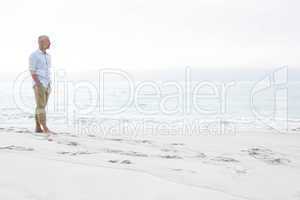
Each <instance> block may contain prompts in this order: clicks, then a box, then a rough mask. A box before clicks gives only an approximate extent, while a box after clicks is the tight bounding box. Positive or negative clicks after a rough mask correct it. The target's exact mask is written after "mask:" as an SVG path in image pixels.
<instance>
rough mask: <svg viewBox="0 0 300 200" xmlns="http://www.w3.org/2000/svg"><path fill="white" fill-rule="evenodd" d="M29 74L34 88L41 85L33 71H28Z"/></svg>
mask: <svg viewBox="0 0 300 200" xmlns="http://www.w3.org/2000/svg"><path fill="white" fill-rule="evenodd" d="M30 73H31V77H32V79H33V81H34V83H35V85H36V86H39V85H40V84H41V82H40V80H39V78H38V76H37V74H36V73H35V72H34V71H30Z"/></svg>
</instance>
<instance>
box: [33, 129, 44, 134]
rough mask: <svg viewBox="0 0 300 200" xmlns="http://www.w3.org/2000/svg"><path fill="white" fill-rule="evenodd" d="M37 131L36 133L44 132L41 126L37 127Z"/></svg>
mask: <svg viewBox="0 0 300 200" xmlns="http://www.w3.org/2000/svg"><path fill="white" fill-rule="evenodd" d="M35 132H36V133H42V132H43V130H42V129H41V128H35Z"/></svg>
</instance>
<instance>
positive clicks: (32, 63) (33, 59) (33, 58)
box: [29, 54, 37, 73]
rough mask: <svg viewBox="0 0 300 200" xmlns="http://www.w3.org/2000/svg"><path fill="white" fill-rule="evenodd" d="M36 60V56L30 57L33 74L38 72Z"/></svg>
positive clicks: (30, 68) (30, 67)
mask: <svg viewBox="0 0 300 200" xmlns="http://www.w3.org/2000/svg"><path fill="white" fill-rule="evenodd" d="M36 64H37V63H36V58H35V56H34V55H33V54H32V55H30V56H29V70H30V72H31V73H35V72H36Z"/></svg>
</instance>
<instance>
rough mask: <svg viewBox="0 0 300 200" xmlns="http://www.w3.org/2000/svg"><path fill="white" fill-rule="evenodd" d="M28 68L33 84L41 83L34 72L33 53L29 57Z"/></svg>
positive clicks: (34, 60)
mask: <svg viewBox="0 0 300 200" xmlns="http://www.w3.org/2000/svg"><path fill="white" fill-rule="evenodd" d="M29 70H30V74H31V77H32V79H33V81H34V83H35V85H37V86H39V85H40V84H41V82H40V80H39V78H38V76H37V74H36V73H35V72H36V59H35V57H34V56H33V54H31V55H30V57H29Z"/></svg>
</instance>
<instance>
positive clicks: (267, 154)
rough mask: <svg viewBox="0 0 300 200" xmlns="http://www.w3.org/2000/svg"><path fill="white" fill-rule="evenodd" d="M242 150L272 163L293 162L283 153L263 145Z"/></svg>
mask: <svg viewBox="0 0 300 200" xmlns="http://www.w3.org/2000/svg"><path fill="white" fill-rule="evenodd" d="M242 152H247V153H248V155H249V156H251V157H253V158H255V159H257V160H261V161H263V162H265V163H267V164H271V165H282V164H288V163H290V162H291V161H290V160H289V159H287V158H284V157H283V155H281V154H279V153H275V152H273V151H272V150H270V149H266V148H263V147H261V148H260V147H255V148H250V149H247V150H242Z"/></svg>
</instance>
